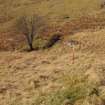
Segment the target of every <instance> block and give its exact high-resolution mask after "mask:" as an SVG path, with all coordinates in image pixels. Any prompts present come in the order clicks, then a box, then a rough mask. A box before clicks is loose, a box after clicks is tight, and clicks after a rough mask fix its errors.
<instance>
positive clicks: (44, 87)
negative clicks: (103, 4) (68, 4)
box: [0, 30, 105, 105]
mask: <svg viewBox="0 0 105 105" xmlns="http://www.w3.org/2000/svg"><path fill="white" fill-rule="evenodd" d="M104 33H105V30H100V31H97V32H81V33H77V34H75V35H74V36H69V37H68V38H67V39H65V42H66V41H69V40H71V39H72V40H75V41H79V42H81V48H79V45H75V60H74V64H73V63H72V62H73V61H72V49H71V48H70V47H68V46H66V45H64V44H63V42H60V43H58V44H56V46H54V47H53V48H52V49H49V50H45V51H39V52H30V53H27V52H22V53H21V52H0V80H1V81H0V105H18V104H19V105H42V104H43V105H61V104H63V105H65V104H64V103H65V102H66V100H68V101H70V100H71V99H72V100H71V101H70V102H72V103H73V105H74V104H76V103H77V104H79V105H91V103H90V101H91V102H92V103H93V105H97V103H99V105H102V104H103V103H104V99H105V97H104V95H105V93H104V92H105V91H104V89H105V88H104V87H105V84H104V83H105V80H104V79H105V75H104V72H105V71H104V69H105V66H104V65H105V50H104V49H105V46H104V45H105V41H104V40H105V37H104ZM69 86H70V87H71V86H72V88H71V89H70V87H69ZM77 87H78V88H79V91H78V90H77V89H78V88H77ZM62 89H63V90H62ZM73 89H74V90H73ZM75 89H76V90H75ZM94 89H95V91H94ZM59 92H60V93H59ZM71 92H73V93H71ZM78 92H79V93H78ZM83 92H84V94H83ZM90 94H91V95H90ZM49 95H51V97H49ZM59 95H60V96H59ZM72 95H73V96H72ZM74 95H75V97H74ZM68 97H69V98H68ZM52 99H53V101H54V102H52V101H51V100H52ZM96 102H97V103H96ZM44 103H45V104H44Z"/></svg>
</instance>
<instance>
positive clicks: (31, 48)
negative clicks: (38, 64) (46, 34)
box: [29, 43, 34, 51]
mask: <svg viewBox="0 0 105 105" xmlns="http://www.w3.org/2000/svg"><path fill="white" fill-rule="evenodd" d="M29 48H30V51H32V50H34V48H33V44H32V43H29Z"/></svg>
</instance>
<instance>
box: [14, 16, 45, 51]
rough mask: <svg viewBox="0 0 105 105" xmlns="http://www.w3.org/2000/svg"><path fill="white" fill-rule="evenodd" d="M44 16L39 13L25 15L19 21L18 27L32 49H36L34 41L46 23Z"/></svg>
mask: <svg viewBox="0 0 105 105" xmlns="http://www.w3.org/2000/svg"><path fill="white" fill-rule="evenodd" d="M44 23H45V22H44V18H43V17H42V16H39V15H37V14H33V15H28V16H27V15H24V16H22V17H20V18H19V20H18V21H17V24H16V27H17V29H18V31H20V32H21V34H22V35H24V36H25V38H26V40H27V44H28V46H29V49H30V51H32V50H34V47H33V41H34V38H35V36H37V35H38V33H39V31H40V29H41V28H42V27H43V26H44V25H45V24H44Z"/></svg>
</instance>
